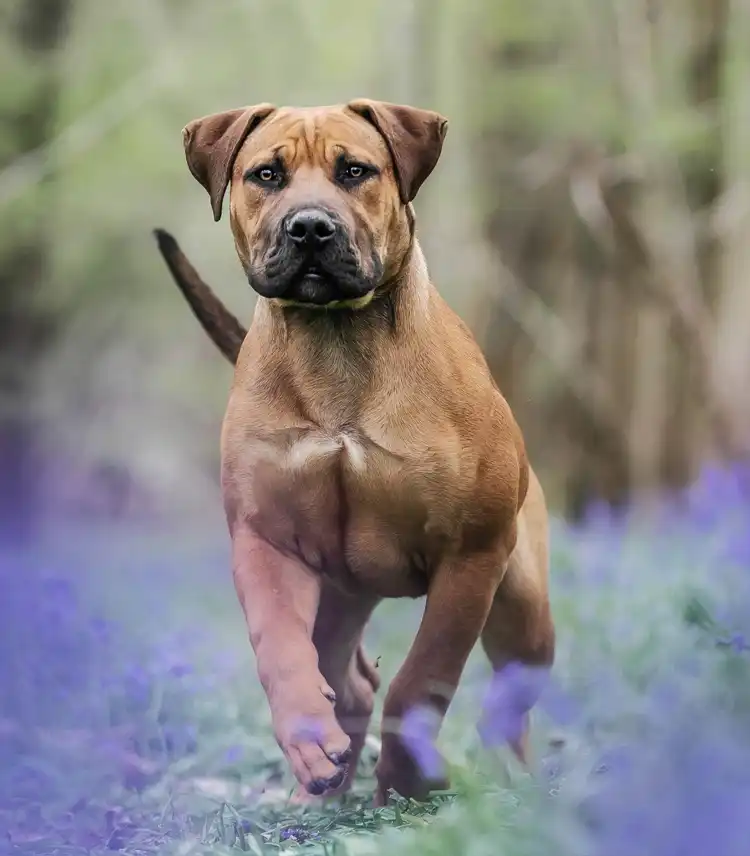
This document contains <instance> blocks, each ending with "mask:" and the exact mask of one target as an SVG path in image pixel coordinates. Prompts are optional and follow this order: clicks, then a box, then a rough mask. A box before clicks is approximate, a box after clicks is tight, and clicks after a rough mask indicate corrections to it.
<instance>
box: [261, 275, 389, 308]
mask: <svg viewBox="0 0 750 856" xmlns="http://www.w3.org/2000/svg"><path fill="white" fill-rule="evenodd" d="M248 280H249V282H250V285H251V286H252V287H253V289H254V290H255V291H256V292H257V293H258V294H259V295H261V297H265V298H267V299H269V300H271V301H273V303H275V304H276V305H278V306H285V307H299V308H306V309H364V308H365V307H366V306H367V305H368V304H369V303H370V302H371V301H372V299H373V298H374V296H375V286H374V285H373V286H372V287H369V284H365V283H362V284H360V283H357V284H356V285H355V287H354V288H352V285H353V284H352V283H347V285H348V286H349V287H348V288H342V287H341V284H339V283H338V282H337V281H336V280H333V279H331V278H329V277H327V276H325V275H324V274H319V273H308V274H305V275H304V276H302V277H300V278H299V279H298V280H297V281H296V282H294V283H291V284H289V285H284V286H281V287H280V284H279V283H278V282H277V281H276V282H273V281H268V280H264V279H263V278H260V277H257V278H256V277H250V276H249V277H248ZM352 292H354V293H353V294H352ZM347 294H350V295H351V296H344V295H347Z"/></svg>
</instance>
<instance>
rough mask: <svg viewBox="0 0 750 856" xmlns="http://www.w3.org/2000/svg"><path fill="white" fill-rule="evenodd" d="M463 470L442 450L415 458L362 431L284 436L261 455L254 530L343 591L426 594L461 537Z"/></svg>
mask: <svg viewBox="0 0 750 856" xmlns="http://www.w3.org/2000/svg"><path fill="white" fill-rule="evenodd" d="M415 452H416V450H415ZM459 468H460V460H459V459H458V457H457V456H454V455H451V454H450V453H449V452H448V451H447V450H446V449H445V448H443V449H440V450H430V449H425V448H422V449H419V450H418V452H416V453H415V454H410V453H409V450H408V449H404V448H403V447H400V448H396V449H391V450H389V449H387V448H384V447H383V445H380V444H378V443H375V442H374V441H373V440H372V439H370V438H368V437H366V436H364V435H362V434H361V433H359V432H357V431H338V432H324V431H322V430H317V429H312V430H305V431H300V430H291V431H287V432H282V433H280V434H278V435H276V436H275V437H274V439H273V441H266V442H264V443H259V444H257V445H255V448H254V454H253V466H252V479H251V482H252V494H253V503H252V505H253V524H254V526H255V528H256V530H257V531H258V532H259V534H261V535H262V536H263V537H265V538H267V539H268V540H269V541H271V543H274V544H275V545H277V546H278V547H280V548H281V549H283V550H285V551H286V552H292V553H294V554H295V555H297V556H299V557H300V558H301V559H302V560H303V561H304V562H305V563H306V564H307V565H308V566H309V567H310V568H312V569H313V570H315V571H316V572H318V573H321V574H324V575H326V576H328V577H331V578H333V579H334V580H336V581H338V582H340V583H341V584H342V585H344V586H346V587H350V588H356V589H359V590H363V589H364V590H368V591H371V592H373V593H374V594H377V595H379V596H382V597H404V596H412V597H416V596H420V595H422V594H424V592H425V591H426V586H427V581H428V576H429V572H430V569H431V567H432V566H433V565H434V563H435V561H436V560H437V557H438V556H439V555H440V554H441V553H442V552H443V551H444V549H445V547H446V545H447V544H449V543H450V542H451V540H453V539H455V538H456V537H457V536H458V532H459V529H460V526H459V519H460V511H461V509H460V508H459V504H458V496H459V491H458V488H457V482H458V473H459Z"/></svg>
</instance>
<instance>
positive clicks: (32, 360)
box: [0, 0, 71, 543]
mask: <svg viewBox="0 0 750 856" xmlns="http://www.w3.org/2000/svg"><path fill="white" fill-rule="evenodd" d="M70 13H71V0H6V2H4V3H3V4H2V7H0V16H2V22H3V27H2V32H3V41H4V42H5V44H4V45H3V48H2V50H3V53H4V55H5V57H6V60H5V61H6V63H7V64H8V66H10V68H9V72H10V74H9V75H8V77H7V78H6V80H5V81H4V86H3V88H2V101H1V102H0V173H2V174H4V175H8V174H10V173H11V172H12V171H13V170H15V169H21V168H22V166H23V164H24V158H26V157H28V156H29V155H30V154H32V153H34V152H37V151H38V150H39V149H40V148H41V147H43V146H44V145H45V144H46V143H47V142H48V141H49V140H50V138H51V136H52V134H53V132H54V129H55V125H56V119H57V110H56V108H57V102H58V97H59V94H60V78H59V73H58V60H59V49H60V47H61V45H62V44H63V41H64V37H65V34H66V30H67V25H68V21H69V18H70ZM11 74H12V83H13V84H15V85H11ZM51 192H52V190H51V187H50V186H49V183H46V184H45V186H42V187H40V188H38V191H37V192H36V193H34V194H31V195H30V196H27V197H25V198H24V200H23V201H22V202H21V203H20V204H18V205H14V206H13V208H12V210H11V209H9V208H7V207H6V210H5V211H4V212H3V229H2V233H3V234H2V236H0V537H2V538H3V540H4V541H6V542H7V541H11V542H16V543H18V542H21V541H24V540H25V539H27V538H28V537H29V535H30V534H31V533H32V532H33V523H34V518H35V515H36V512H37V503H36V486H37V479H38V473H37V472H36V471H35V467H36V461H37V444H36V438H37V434H38V415H37V413H36V412H35V410H36V407H35V404H36V397H35V383H36V371H35V370H36V368H37V367H38V366H39V365H40V361H41V358H42V357H43V356H44V355H45V353H46V352H47V351H48V349H49V347H50V344H51V342H52V341H53V339H54V336H55V331H56V328H57V325H58V319H56V318H55V317H53V316H52V315H50V314H49V313H48V312H46V311H45V307H44V302H43V300H42V299H41V292H42V289H43V288H44V286H45V284H46V283H47V282H48V277H49V256H50V234H49V228H48V214H49V211H50V208H51V205H52V200H51V199H50V193H51Z"/></svg>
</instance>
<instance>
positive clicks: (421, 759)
mask: <svg viewBox="0 0 750 856" xmlns="http://www.w3.org/2000/svg"><path fill="white" fill-rule="evenodd" d="M439 729H440V715H439V714H438V712H437V711H436V710H434V709H433V708H431V707H426V706H417V707H413V708H412V709H411V710H410V711H409V712H408V713H407V714H406V716H404V718H403V719H402V721H401V729H400V736H401V740H402V741H403V743H404V745H405V746H406V748H407V749H408V750H409V752H410V754H411V756H412V758H414V762H415V763H416V765H417V766H418V767H419V769H420V771H421V773H422V775H423V776H424V777H425V778H426V779H432V780H437V779H441V778H442V777H443V776H444V775H445V762H444V761H443V758H442V756H441V754H440V752H439V751H438V749H437V746H436V745H435V743H436V740H437V735H438V731H439Z"/></svg>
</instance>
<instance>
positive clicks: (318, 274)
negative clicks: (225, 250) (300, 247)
mask: <svg viewBox="0 0 750 856" xmlns="http://www.w3.org/2000/svg"><path fill="white" fill-rule="evenodd" d="M381 272H382V265H381V264H380V262H379V259H378V258H377V257H376V256H375V255H373V258H372V272H371V273H369V275H368V274H365V273H364V271H363V270H362V268H361V267H360V263H359V260H358V258H357V256H356V254H355V253H354V252H353V251H352V250H351V249H349V248H348V247H345V246H342V245H340V244H339V245H336V246H332V247H331V248H330V249H328V250H326V251H325V252H323V253H311V254H309V255H307V254H305V255H303V254H298V253H294V252H290V251H289V248H288V246H286V245H284V244H282V245H281V246H279V247H278V248H277V249H275V250H274V251H273V252H271V254H270V255H269V256H268V257H267V258H266V259H265V264H264V265H263V266H262V267H259V268H255V269H250V270H248V272H247V273H248V280H249V282H250V285H251V286H252V287H253V289H254V290H255V291H257V292H258V294H260V295H261V296H262V297H266V298H268V299H270V300H272V301H273V302H274V303H275V304H276V305H279V306H297V307H301V308H307V309H362V308H364V307H365V306H367V305H368V304H369V303H371V301H372V300H373V298H374V297H375V290H376V288H377V286H378V283H379V281H380V278H381Z"/></svg>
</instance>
